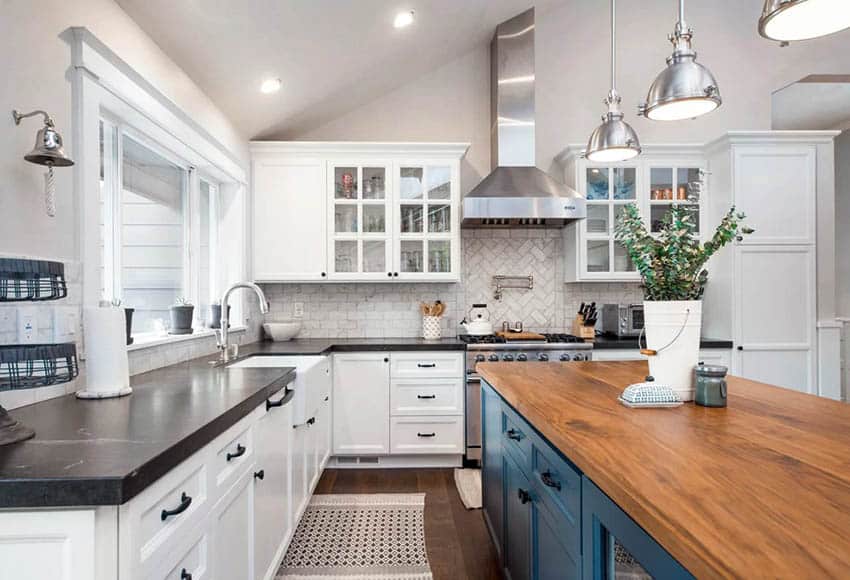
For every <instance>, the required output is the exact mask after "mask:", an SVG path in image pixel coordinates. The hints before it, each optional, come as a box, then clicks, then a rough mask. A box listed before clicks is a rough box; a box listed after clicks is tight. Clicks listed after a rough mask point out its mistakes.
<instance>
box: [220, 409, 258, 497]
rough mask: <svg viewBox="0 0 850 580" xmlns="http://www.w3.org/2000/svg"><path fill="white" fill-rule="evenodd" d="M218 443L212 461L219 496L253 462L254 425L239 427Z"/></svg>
mask: <svg viewBox="0 0 850 580" xmlns="http://www.w3.org/2000/svg"><path fill="white" fill-rule="evenodd" d="M223 441H224V442H223V443H219V446H218V449H217V450H216V454H215V458H214V459H213V480H214V481H215V486H216V490H217V492H218V493H219V494H221V493H224V492H226V491H227V489H228V488H229V487H230V486H231V485H232V484H233V482H234V481H236V480H237V479H238V478H239V475H240V474H241V473H242V471H244V469H245V468H246V466H249V465H250V464H251V462H252V461H253V460H254V451H255V450H254V424H253V422H250V423H246V424H243V425H240V427H239V429H238V430H237V431H236V433H235V434H230V435H229V436H228V437H226V438H225V439H223Z"/></svg>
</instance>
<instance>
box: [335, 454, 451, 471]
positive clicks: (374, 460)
mask: <svg viewBox="0 0 850 580" xmlns="http://www.w3.org/2000/svg"><path fill="white" fill-rule="evenodd" d="M462 464H463V455H342V456H334V457H331V458H330V460H329V461H328V468H329V469H404V468H410V467H419V468H425V467H461V466H462Z"/></svg>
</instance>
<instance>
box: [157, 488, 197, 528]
mask: <svg viewBox="0 0 850 580" xmlns="http://www.w3.org/2000/svg"><path fill="white" fill-rule="evenodd" d="M190 505H192V496H190V495H188V494H187V493H186V492H185V491H184V492H183V493H182V494H181V495H180V505H178V506H177V507H176V508H174V509H173V510H162V513H161V514H160V515H159V519H161V520H162V521H165V520H167V519H168V518H170V517H171V516H177V515H180V514H182V513H183V512H185V511H186V510H187V509H189V506H190Z"/></svg>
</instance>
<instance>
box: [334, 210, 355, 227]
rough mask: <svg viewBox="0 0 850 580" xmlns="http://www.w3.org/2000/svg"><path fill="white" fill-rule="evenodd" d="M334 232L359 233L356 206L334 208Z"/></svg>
mask: <svg viewBox="0 0 850 580" xmlns="http://www.w3.org/2000/svg"><path fill="white" fill-rule="evenodd" d="M334 231H335V232H337V233H343V234H351V233H356V232H357V206H356V205H337V206H336V207H335V208H334Z"/></svg>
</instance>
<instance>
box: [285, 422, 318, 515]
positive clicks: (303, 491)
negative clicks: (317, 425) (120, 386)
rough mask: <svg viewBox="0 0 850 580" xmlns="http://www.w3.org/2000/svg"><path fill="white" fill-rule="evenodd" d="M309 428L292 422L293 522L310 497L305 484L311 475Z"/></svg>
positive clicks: (301, 512)
mask: <svg viewBox="0 0 850 580" xmlns="http://www.w3.org/2000/svg"><path fill="white" fill-rule="evenodd" d="M309 428H310V426H309V425H308V424H307V423H298V424H294V425H293V429H292V473H291V480H290V481H291V485H292V500H291V501H292V515H293V522H295V521H297V520H298V519H299V518H300V517H301V515H302V514H303V513H304V509H305V508H306V507H307V502H308V500H309V499H310V491H309V489H308V487H307V484H308V483H309V480H308V478H310V477H312V475H311V474H312V471H313V468H312V467H311V466H312V464H313V460H312V454H311V452H310V438H309V436H308V431H309ZM293 527H294V523H293Z"/></svg>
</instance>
